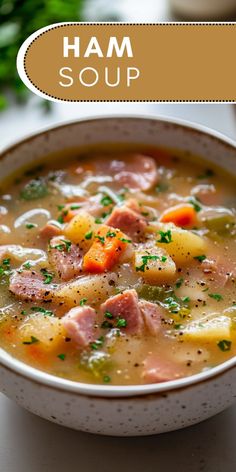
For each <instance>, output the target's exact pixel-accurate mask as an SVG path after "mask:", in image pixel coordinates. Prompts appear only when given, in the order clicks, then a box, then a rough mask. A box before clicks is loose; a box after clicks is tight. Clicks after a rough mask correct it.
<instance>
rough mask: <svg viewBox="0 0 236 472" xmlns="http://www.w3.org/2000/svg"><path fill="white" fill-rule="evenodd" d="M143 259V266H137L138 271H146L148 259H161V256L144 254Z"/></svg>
mask: <svg viewBox="0 0 236 472" xmlns="http://www.w3.org/2000/svg"><path fill="white" fill-rule="evenodd" d="M141 259H142V262H143V263H142V264H141V266H139V267H135V269H136V272H144V271H145V268H146V265H147V264H148V261H157V260H158V259H160V257H159V256H151V255H148V256H142V257H141Z"/></svg>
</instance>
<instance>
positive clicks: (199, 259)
mask: <svg viewBox="0 0 236 472" xmlns="http://www.w3.org/2000/svg"><path fill="white" fill-rule="evenodd" d="M194 259H196V261H199V262H203V261H205V259H206V256H205V255H204V254H203V255H202V256H195V257H194Z"/></svg>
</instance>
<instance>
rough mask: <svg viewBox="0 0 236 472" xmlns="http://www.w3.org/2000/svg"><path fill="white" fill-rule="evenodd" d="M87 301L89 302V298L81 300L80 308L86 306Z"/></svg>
mask: <svg viewBox="0 0 236 472" xmlns="http://www.w3.org/2000/svg"><path fill="white" fill-rule="evenodd" d="M87 300H88V299H87V298H81V300H80V302H79V304H80V306H84V305H85V303H86V302H87Z"/></svg>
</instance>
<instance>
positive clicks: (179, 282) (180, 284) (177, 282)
mask: <svg viewBox="0 0 236 472" xmlns="http://www.w3.org/2000/svg"><path fill="white" fill-rule="evenodd" d="M183 283H184V279H183V277H181V278H180V279H178V280H176V283H175V286H176V288H180V287H181V286H182V285H183Z"/></svg>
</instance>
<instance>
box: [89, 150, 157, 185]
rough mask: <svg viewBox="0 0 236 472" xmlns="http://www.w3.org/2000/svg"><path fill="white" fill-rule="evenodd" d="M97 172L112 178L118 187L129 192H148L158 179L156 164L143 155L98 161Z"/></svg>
mask: <svg viewBox="0 0 236 472" xmlns="http://www.w3.org/2000/svg"><path fill="white" fill-rule="evenodd" d="M97 167H98V170H102V171H103V172H104V174H106V175H111V176H113V179H114V181H115V182H117V183H119V186H123V187H127V188H129V190H148V189H150V188H151V187H152V186H153V185H154V184H155V183H156V182H157V179H158V172H157V166H156V162H155V160H154V159H153V158H152V157H149V156H145V155H144V154H138V153H132V154H126V155H124V156H123V159H110V160H107V159H105V160H103V162H102V161H99V162H98V164H97Z"/></svg>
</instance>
